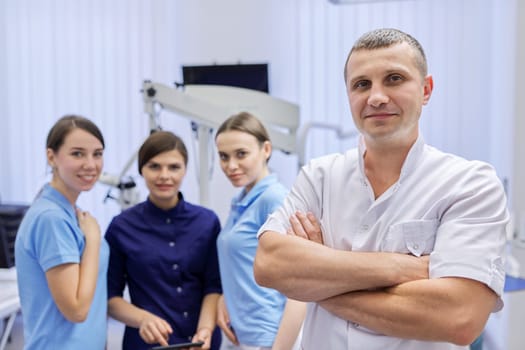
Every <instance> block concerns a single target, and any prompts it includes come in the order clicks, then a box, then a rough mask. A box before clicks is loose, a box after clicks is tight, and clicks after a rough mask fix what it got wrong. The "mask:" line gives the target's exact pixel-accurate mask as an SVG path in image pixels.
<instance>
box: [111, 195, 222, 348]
mask: <svg viewBox="0 0 525 350" xmlns="http://www.w3.org/2000/svg"><path fill="white" fill-rule="evenodd" d="M220 229H221V226H220V222H219V219H218V217H217V215H215V213H214V212H212V211H211V210H209V209H206V208H204V207H201V206H197V205H193V204H190V203H188V202H186V201H184V198H183V196H182V194H181V193H179V202H178V203H177V205H176V206H175V207H174V208H172V209H169V210H163V209H160V208H158V207H156V206H155V205H154V204H153V203H152V202H151V201H150V200H149V199H148V200H146V201H145V202H142V203H139V204H137V205H136V206H134V207H132V208H129V209H127V210H125V211H124V212H122V213H121V214H120V215H118V216H116V217H115V218H114V219H113V220H112V222H111V223H110V225H109V227H108V230H107V232H106V240H107V241H108V243H109V246H110V251H111V254H110V262H109V270H108V298H112V297H114V296H122V295H123V291H124V288H125V286H126V285H127V286H128V289H129V294H130V298H131V303H132V304H133V305H136V306H137V307H139V308H142V309H145V310H147V311H149V312H151V313H153V314H155V315H157V316H159V317H161V318H163V319H165V320H166V321H167V322H168V323H169V324H170V325H171V327H172V328H173V333H172V334H171V337H170V339H169V343H170V344H174V343H180V342H187V341H189V340H191V338H192V337H193V335H194V334H195V332H196V330H197V323H198V320H199V314H200V309H201V305H202V300H203V298H204V296H206V295H207V294H210V293H222V289H221V280H220V275H219V266H218V259H217V249H216V240H217V235H218V234H219V232H220ZM219 346H220V331H219V329H218V328H217V329H216V330H215V332H214V336H213V340H212V349H218V348H219ZM150 348H151V345H148V344H146V343H145V342H144V341H143V340H142V338H141V337H140V335H139V332H138V329H137V328H131V327H126V330H125V334H124V340H123V349H124V350H126V349H133V350H137V349H150Z"/></svg>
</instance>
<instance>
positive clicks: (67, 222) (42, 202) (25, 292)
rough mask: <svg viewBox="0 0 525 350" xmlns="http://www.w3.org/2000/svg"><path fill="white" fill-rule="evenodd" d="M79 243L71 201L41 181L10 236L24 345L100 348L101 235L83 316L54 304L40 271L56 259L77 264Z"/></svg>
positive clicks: (105, 251) (103, 313)
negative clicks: (72, 316)
mask: <svg viewBox="0 0 525 350" xmlns="http://www.w3.org/2000/svg"><path fill="white" fill-rule="evenodd" d="M84 246H85V239H84V234H83V233H82V231H81V230H80V228H79V226H78V222H77V219H76V215H75V211H74V208H73V206H72V205H71V204H70V203H69V202H68V200H67V199H66V198H65V197H64V196H63V195H62V194H61V193H60V192H58V191H57V190H55V189H54V188H53V187H51V186H50V185H49V184H47V185H45V186H44V188H43V189H42V192H41V193H40V194H39V196H38V197H37V198H36V199H35V201H34V203H33V204H32V205H31V207H30V208H29V209H28V211H27V213H26V214H25V216H24V218H23V220H22V222H21V224H20V227H19V230H18V233H17V237H16V242H15V262H16V270H17V278H18V289H19V294H20V303H21V306H22V316H23V321H24V342H25V345H24V349H26V350H40V349H42V350H43V349H46V350H48V349H61V350H69V349H70V350H82V349H86V350H88V349H89V350H102V349H104V348H105V346H106V334H107V327H106V325H107V322H106V320H107V280H106V272H107V266H108V257H109V248H108V245H107V243H106V241H105V240H104V239H102V240H101V247H100V262H99V272H98V278H97V287H96V290H95V296H94V299H93V302H92V303H91V307H90V309H89V314H88V317H87V319H86V320H85V321H84V322H81V323H73V322H70V321H68V320H67V319H66V318H65V317H64V316H63V315H62V313H61V312H60V311H59V310H58V308H57V306H56V304H55V302H54V300H53V298H52V296H51V292H50V290H49V288H48V285H47V280H46V275H45V272H46V271H47V270H49V269H50V268H52V267H55V266H58V265H61V264H66V263H77V264H78V263H79V262H80V259H81V256H82V253H83V251H84Z"/></svg>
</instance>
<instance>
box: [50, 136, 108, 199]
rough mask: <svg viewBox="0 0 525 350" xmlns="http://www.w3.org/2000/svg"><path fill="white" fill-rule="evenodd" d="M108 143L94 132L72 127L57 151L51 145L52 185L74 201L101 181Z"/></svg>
mask: <svg viewBox="0 0 525 350" xmlns="http://www.w3.org/2000/svg"><path fill="white" fill-rule="evenodd" d="M103 154H104V146H103V145H102V143H101V141H100V140H99V139H98V138H96V137H95V136H93V134H91V133H89V132H87V131H85V130H83V129H80V128H76V129H72V130H71V131H70V132H69V133H68V134H67V135H66V136H65V138H64V142H63V144H62V145H61V146H60V148H58V150H57V151H53V150H52V149H51V148H48V149H47V161H48V164H49V165H50V166H51V167H52V168H53V178H52V180H51V186H53V187H54V188H55V189H57V190H58V191H59V192H60V193H62V194H63V195H64V196H65V197H66V198H67V199H68V200H69V201H70V203H72V204H74V203H75V202H76V200H77V198H78V196H79V194H80V192H82V191H88V190H90V189H91V188H92V187H93V185H94V184H95V183H96V182H97V180H98V178H99V176H100V173H101V171H102V167H103V165H104V161H103Z"/></svg>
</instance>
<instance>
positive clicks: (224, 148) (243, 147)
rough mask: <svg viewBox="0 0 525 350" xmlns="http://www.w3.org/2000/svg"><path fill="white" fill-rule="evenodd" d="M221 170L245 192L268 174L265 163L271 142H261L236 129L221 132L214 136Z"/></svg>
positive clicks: (268, 155) (234, 184)
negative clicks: (243, 188) (244, 189)
mask: <svg viewBox="0 0 525 350" xmlns="http://www.w3.org/2000/svg"><path fill="white" fill-rule="evenodd" d="M216 144H217V149H218V151H219V159H220V164H221V168H222V171H223V172H224V174H225V175H226V176H227V177H228V179H229V180H230V182H231V183H232V185H233V186H235V187H245V188H246V192H249V191H250V189H252V187H253V186H254V185H255V184H256V183H257V182H258V181H259V180H261V179H262V178H264V177H265V176H267V175H268V173H269V171H268V166H267V164H266V162H267V160H268V158H269V157H270V154H271V151H272V149H271V144H270V142H268V141H265V142H263V143H262V145H261V143H260V142H259V141H258V140H257V139H256V138H255V136H253V135H251V134H248V133H246V132H242V131H238V130H230V131H225V132H221V133H220V134H218V135H217V137H216Z"/></svg>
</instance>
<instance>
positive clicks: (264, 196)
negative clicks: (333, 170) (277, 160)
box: [217, 174, 288, 347]
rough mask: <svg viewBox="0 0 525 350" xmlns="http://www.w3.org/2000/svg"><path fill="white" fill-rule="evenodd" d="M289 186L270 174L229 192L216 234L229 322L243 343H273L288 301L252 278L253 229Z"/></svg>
mask: <svg viewBox="0 0 525 350" xmlns="http://www.w3.org/2000/svg"><path fill="white" fill-rule="evenodd" d="M287 193H288V190H287V189H286V188H285V187H284V186H283V185H282V184H280V183H279V182H278V180H277V176H276V175H274V174H272V175H268V176H266V177H265V178H263V179H262V180H260V181H259V182H258V183H257V184H256V185H255V186H254V187H253V188H252V189H251V191H250V192H248V193H247V194H245V191H244V190H243V191H242V192H241V193H240V194H239V195H237V196H236V197H234V198H233V200H232V203H231V209H230V215H229V217H228V220H227V221H226V224H225V226H224V228H223V229H222V231H221V233H220V234H219V238H218V239H217V247H218V253H219V268H220V273H221V281H222V289H223V293H224V299H225V301H226V307H227V308H228V312H229V315H230V321H231V326H232V327H233V330H234V332H235V334H236V335H237V339H238V340H239V342H240V343H241V344H243V345H250V346H262V347H271V346H272V344H273V341H274V339H275V336H276V334H277V330H278V329H279V324H280V321H281V316H282V313H283V309H284V306H285V303H286V297H285V296H284V295H282V294H281V293H279V292H278V291H276V290H273V289H269V288H264V287H261V286H259V285H258V284H257V283H256V282H255V278H254V276H253V262H254V259H255V251H256V249H257V243H258V240H257V231H258V230H259V228H260V227H261V226H262V224H263V223H264V222H265V221H266V218H267V217H268V215H270V214H271V213H272V212H273V211H274V210H275V209H277V208H278V207H279V206H280V205H281V204H282V202H283V200H284V198H285V196H286V195H287Z"/></svg>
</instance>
